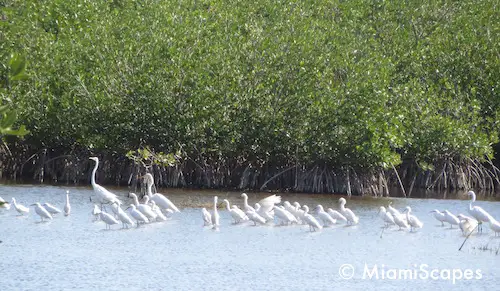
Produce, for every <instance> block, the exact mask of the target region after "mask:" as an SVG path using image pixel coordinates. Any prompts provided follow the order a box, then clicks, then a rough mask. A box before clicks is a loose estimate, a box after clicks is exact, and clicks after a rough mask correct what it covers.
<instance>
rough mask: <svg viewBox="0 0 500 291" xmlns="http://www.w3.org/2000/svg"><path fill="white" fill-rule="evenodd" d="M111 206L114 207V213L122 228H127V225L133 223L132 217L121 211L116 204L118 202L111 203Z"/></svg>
mask: <svg viewBox="0 0 500 291" xmlns="http://www.w3.org/2000/svg"><path fill="white" fill-rule="evenodd" d="M111 207H112V208H113V209H114V212H115V213H116V216H117V217H118V219H119V220H120V221H121V222H122V227H123V228H128V225H129V224H130V225H133V224H134V221H132V218H130V216H129V215H128V214H127V213H126V212H125V211H123V209H122V208H121V207H120V205H118V203H112V204H111Z"/></svg>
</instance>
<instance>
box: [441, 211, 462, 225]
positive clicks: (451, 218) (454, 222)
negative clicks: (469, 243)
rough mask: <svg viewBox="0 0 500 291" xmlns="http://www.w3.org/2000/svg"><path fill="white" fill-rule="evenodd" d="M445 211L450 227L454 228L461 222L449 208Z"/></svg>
mask: <svg viewBox="0 0 500 291" xmlns="http://www.w3.org/2000/svg"><path fill="white" fill-rule="evenodd" d="M443 213H444V218H445V220H446V222H448V223H449V224H450V228H453V226H454V225H458V224H459V223H460V220H459V219H458V218H457V217H456V216H455V215H454V214H452V213H451V212H449V211H448V210H444V211H443Z"/></svg>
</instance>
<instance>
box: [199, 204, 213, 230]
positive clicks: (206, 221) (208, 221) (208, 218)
mask: <svg viewBox="0 0 500 291" xmlns="http://www.w3.org/2000/svg"><path fill="white" fill-rule="evenodd" d="M201 214H202V217H203V226H211V225H212V215H211V214H210V212H208V210H207V209H206V208H205V207H203V208H202V209H201Z"/></svg>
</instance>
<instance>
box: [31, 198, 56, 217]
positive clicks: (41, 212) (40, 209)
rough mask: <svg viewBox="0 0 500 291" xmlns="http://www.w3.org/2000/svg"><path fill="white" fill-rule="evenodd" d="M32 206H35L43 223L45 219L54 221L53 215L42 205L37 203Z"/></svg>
mask: <svg viewBox="0 0 500 291" xmlns="http://www.w3.org/2000/svg"><path fill="white" fill-rule="evenodd" d="M32 205H33V206H35V212H36V214H38V215H39V216H40V219H41V220H42V221H43V219H44V218H47V219H52V215H51V214H50V213H49V212H48V211H47V209H45V208H44V207H43V206H42V205H40V203H38V202H37V203H35V204H32Z"/></svg>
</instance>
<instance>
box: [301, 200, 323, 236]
mask: <svg viewBox="0 0 500 291" xmlns="http://www.w3.org/2000/svg"><path fill="white" fill-rule="evenodd" d="M302 208H303V209H304V222H305V223H307V224H308V225H309V230H310V231H316V229H319V230H321V229H322V228H323V227H322V226H321V224H319V222H318V221H317V220H316V218H314V216H312V215H311V214H309V206H307V205H302Z"/></svg>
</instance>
